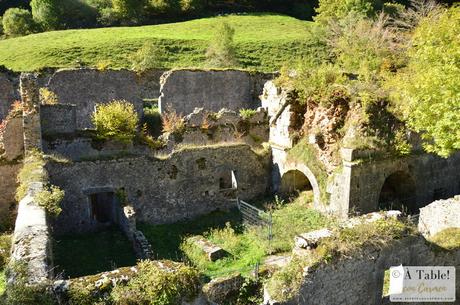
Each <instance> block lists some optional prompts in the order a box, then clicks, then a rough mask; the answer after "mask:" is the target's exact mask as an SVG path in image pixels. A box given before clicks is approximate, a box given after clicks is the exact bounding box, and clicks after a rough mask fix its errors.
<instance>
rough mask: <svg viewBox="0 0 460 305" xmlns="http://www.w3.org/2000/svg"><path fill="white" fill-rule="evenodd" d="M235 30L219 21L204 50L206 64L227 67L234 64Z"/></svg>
mask: <svg viewBox="0 0 460 305" xmlns="http://www.w3.org/2000/svg"><path fill="white" fill-rule="evenodd" d="M234 35H235V30H234V29H233V28H232V27H231V26H230V25H229V24H228V23H226V22H222V23H220V24H219V25H218V26H217V28H216V31H215V33H214V36H213V38H212V39H211V42H210V45H209V47H208V49H207V51H206V59H207V65H208V66H210V67H216V68H227V67H232V66H236V65H237V64H238V62H237V60H236V53H235V47H234V45H233V36H234Z"/></svg>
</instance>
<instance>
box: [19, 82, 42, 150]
mask: <svg viewBox="0 0 460 305" xmlns="http://www.w3.org/2000/svg"><path fill="white" fill-rule="evenodd" d="M20 89H21V99H22V105H23V107H24V114H23V126H24V150H25V152H26V154H27V153H28V152H30V150H31V149H39V150H41V149H42V135H41V125H40V95H39V86H38V83H37V75H35V74H31V73H23V74H21V78H20Z"/></svg>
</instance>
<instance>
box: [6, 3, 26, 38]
mask: <svg viewBox="0 0 460 305" xmlns="http://www.w3.org/2000/svg"><path fill="white" fill-rule="evenodd" d="M2 25H3V31H4V33H5V34H6V35H7V36H22V35H27V34H30V33H32V32H33V30H34V21H33V19H32V15H31V14H30V12H29V11H28V10H24V9H20V8H10V9H9V10H7V11H6V12H5V14H4V15H3V18H2Z"/></svg>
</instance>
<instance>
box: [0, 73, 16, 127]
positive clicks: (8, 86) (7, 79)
mask: <svg viewBox="0 0 460 305" xmlns="http://www.w3.org/2000/svg"><path fill="white" fill-rule="evenodd" d="M18 82H19V78H18V76H17V75H16V74H15V73H13V72H10V71H8V70H6V69H2V70H1V71H0V122H1V121H2V120H3V119H5V118H6V116H7V115H8V112H9V110H10V107H11V104H13V102H14V101H15V100H17V99H19V94H18V90H17V89H18Z"/></svg>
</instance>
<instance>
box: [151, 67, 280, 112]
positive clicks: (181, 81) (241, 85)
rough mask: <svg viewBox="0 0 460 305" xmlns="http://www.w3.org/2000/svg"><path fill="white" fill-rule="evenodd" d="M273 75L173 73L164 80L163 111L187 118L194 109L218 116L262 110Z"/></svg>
mask: <svg viewBox="0 0 460 305" xmlns="http://www.w3.org/2000/svg"><path fill="white" fill-rule="evenodd" d="M272 78H273V75H267V74H261V73H250V72H247V71H240V70H210V71H203V70H173V71H168V72H166V73H165V74H163V76H162V77H161V90H160V100H159V105H160V111H161V112H164V111H165V110H166V111H167V110H168V108H169V107H170V108H171V109H173V110H175V111H176V112H177V113H181V114H183V115H187V114H189V113H191V112H193V110H194V109H195V108H197V107H198V108H204V109H205V110H209V111H214V112H217V111H219V110H221V109H222V108H227V109H230V110H239V109H241V108H250V109H256V108H257V107H259V106H260V100H259V98H258V97H259V95H260V94H262V88H263V83H264V82H265V81H266V80H269V79H272Z"/></svg>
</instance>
